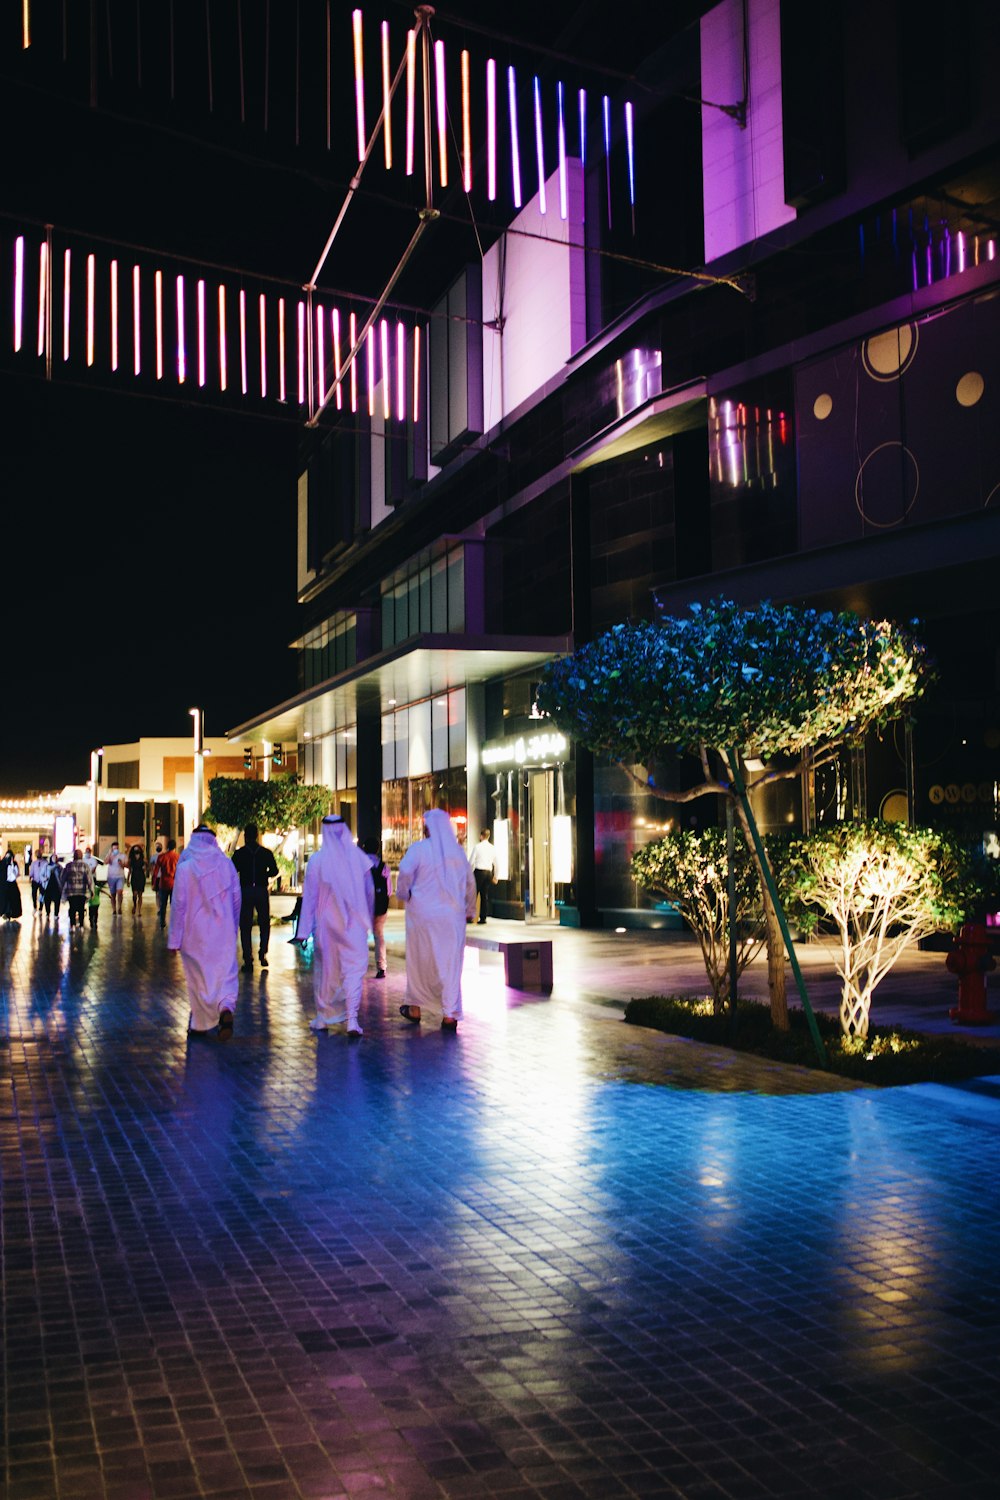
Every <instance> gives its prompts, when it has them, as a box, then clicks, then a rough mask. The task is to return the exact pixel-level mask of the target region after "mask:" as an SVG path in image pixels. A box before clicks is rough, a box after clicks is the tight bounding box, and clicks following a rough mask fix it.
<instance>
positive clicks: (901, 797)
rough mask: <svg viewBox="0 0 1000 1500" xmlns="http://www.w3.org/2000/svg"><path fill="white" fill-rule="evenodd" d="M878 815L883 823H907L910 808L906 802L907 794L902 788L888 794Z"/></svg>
mask: <svg viewBox="0 0 1000 1500" xmlns="http://www.w3.org/2000/svg"><path fill="white" fill-rule="evenodd" d="M878 815H879V817H880V818H881V819H882V821H883V823H905V822H906V820H907V818H908V817H909V815H910V806H909V803H908V802H907V800H906V793H905V792H904V791H903V790H902V789H901V788H897V789H896V791H893V792H886V794H885V796H884V797H883V798H882V804H881V806H880V807H879V810H878Z"/></svg>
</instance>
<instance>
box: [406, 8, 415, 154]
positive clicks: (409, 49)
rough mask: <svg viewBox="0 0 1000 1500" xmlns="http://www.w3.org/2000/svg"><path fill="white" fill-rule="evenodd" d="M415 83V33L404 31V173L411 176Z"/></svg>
mask: <svg viewBox="0 0 1000 1500" xmlns="http://www.w3.org/2000/svg"><path fill="white" fill-rule="evenodd" d="M416 83H417V33H416V32H415V31H408V32H407V33H406V175H407V177H412V176H413V122H414V97H415V91H416Z"/></svg>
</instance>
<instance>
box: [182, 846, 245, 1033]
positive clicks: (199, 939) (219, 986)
mask: <svg viewBox="0 0 1000 1500" xmlns="http://www.w3.org/2000/svg"><path fill="white" fill-rule="evenodd" d="M240 905H241V898H240V878H239V876H238V875H237V873H236V870H235V867H234V865H233V862H232V860H230V859H227V858H226V856H225V855H224V854H223V852H222V850H221V849H220V848H219V846H218V844H217V843H216V840H215V834H214V833H193V834H192V835H191V841H190V843H189V844H188V846H187V848H186V849H185V850H184V852H183V853H182V855H181V857H180V859H179V860H178V862H177V874H176V877H175V879H174V894H173V900H172V902H171V906H170V932H169V934H168V937H167V947H168V948H174V949H177V948H179V949H180V954H181V962H182V963H183V965H184V977H185V979H186V980H187V987H188V991H189V993H190V997H191V1022H190V1025H191V1030H192V1031H207V1030H208V1029H209V1028H210V1027H212V1026H215V1025H217V1024H218V1020H219V1015H220V1013H221V1012H222V1011H223V1010H235V1009H236V995H237V992H238V990H239V972H238V970H237V967H236V938H237V934H238V933H239V929H240Z"/></svg>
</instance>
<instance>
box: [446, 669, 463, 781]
mask: <svg viewBox="0 0 1000 1500" xmlns="http://www.w3.org/2000/svg"><path fill="white" fill-rule="evenodd" d="M448 764H449V766H464V765H465V688H456V689H455V691H454V692H452V693H449V694H448Z"/></svg>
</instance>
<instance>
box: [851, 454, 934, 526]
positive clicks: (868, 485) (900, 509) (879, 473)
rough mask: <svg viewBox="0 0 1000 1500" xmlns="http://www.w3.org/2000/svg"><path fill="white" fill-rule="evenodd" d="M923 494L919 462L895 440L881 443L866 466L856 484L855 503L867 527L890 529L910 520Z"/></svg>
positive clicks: (859, 471) (860, 472) (863, 467)
mask: <svg viewBox="0 0 1000 1500" xmlns="http://www.w3.org/2000/svg"><path fill="white" fill-rule="evenodd" d="M901 454H902V455H904V456H905V457H904V461H903V462H902V463H901V462H900V455H901ZM901 470H902V472H901ZM866 471H867V472H866ZM919 491H920V468H919V465H918V464H917V460H916V459H915V458H914V456H913V454H912V453H911V452H910V450H909V448H905V447H904V446H903V444H902V443H899V442H896V441H895V440H893V441H892V442H888V443H879V445H878V447H877V448H873V449H872V451H871V452H870V453H869V455H868V457H867V458H866V459H865V460H864V462H863V463H862V465H861V467H860V469H859V470H858V476H857V478H856V479H855V481H854V503H855V505H856V506H857V507H858V514H859V515H860V516H861V519H862V520H863V521H864V522H865V524H866V525H867V526H880V527H883V528H888V527H890V526H898V525H899V523H900V521H903V520H905V519H906V517H907V516H908V515H909V514H910V511H911V510H912V509H913V506H914V503H915V501H916V498H917V495H918V493H919Z"/></svg>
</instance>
